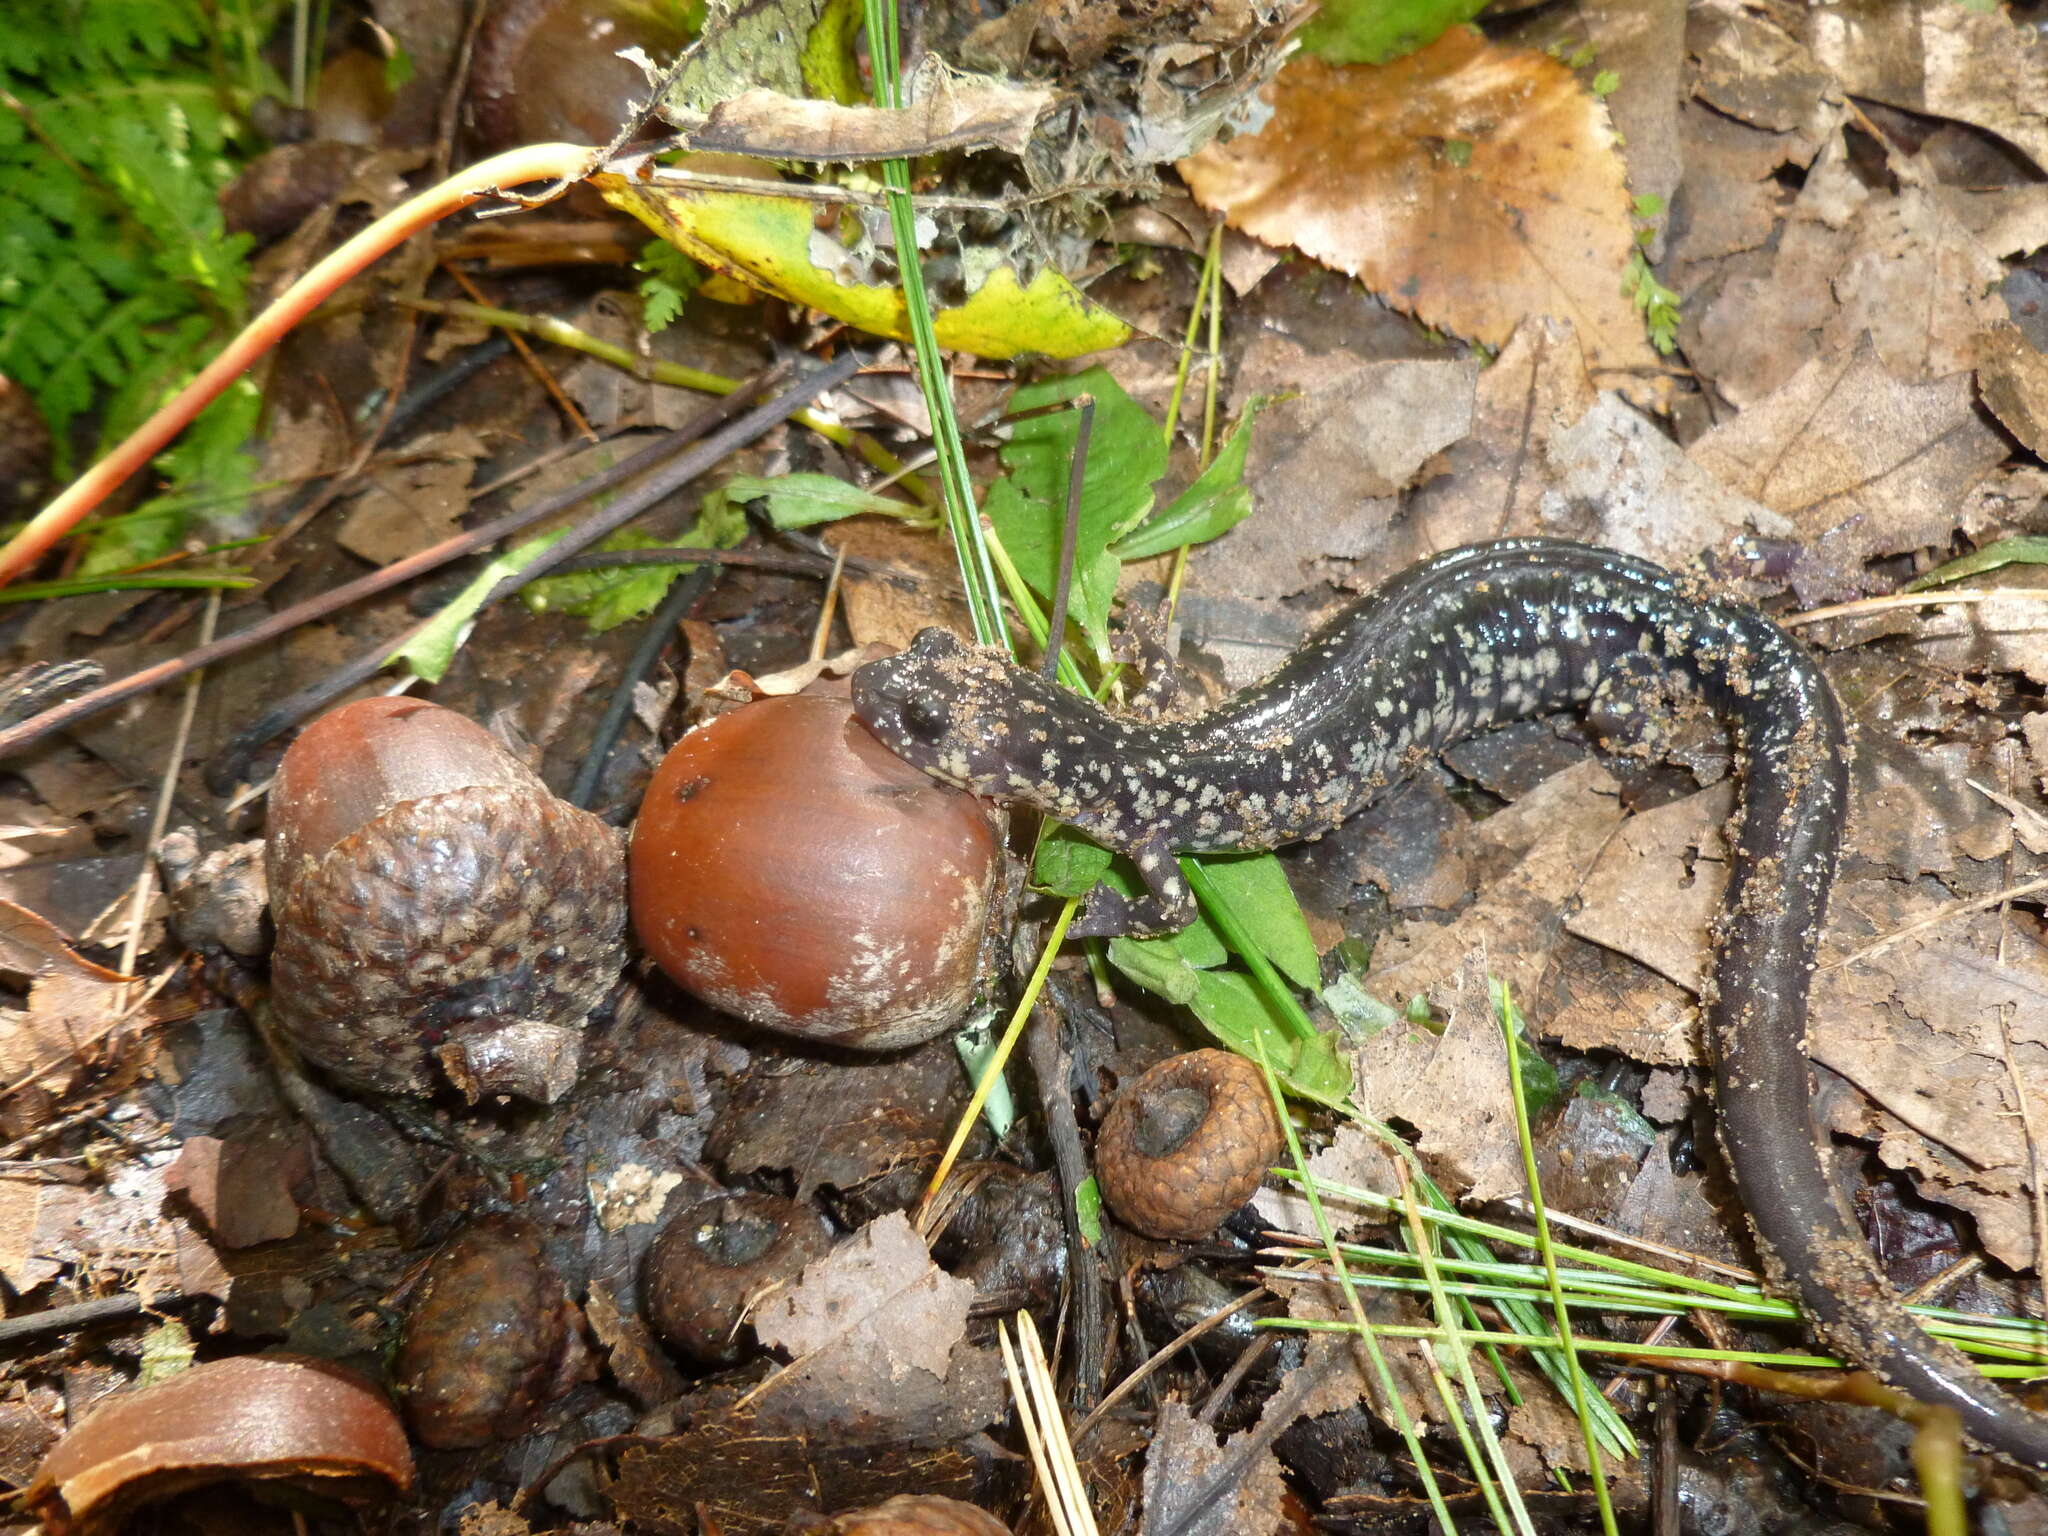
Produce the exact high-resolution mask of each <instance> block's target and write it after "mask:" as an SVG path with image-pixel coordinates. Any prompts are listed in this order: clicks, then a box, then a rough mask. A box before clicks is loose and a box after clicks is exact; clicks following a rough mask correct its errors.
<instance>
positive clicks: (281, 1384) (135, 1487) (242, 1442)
mask: <svg viewBox="0 0 2048 1536" xmlns="http://www.w3.org/2000/svg"><path fill="white" fill-rule="evenodd" d="M238 1479H246V1480H263V1481H280V1482H288V1483H295V1484H297V1485H298V1486H300V1487H302V1488H307V1489H318V1490H319V1491H320V1492H322V1493H324V1494H327V1495H328V1496H330V1497H334V1498H338V1499H341V1500H343V1501H345V1502H348V1503H367V1502H371V1501H373V1500H377V1499H381V1498H384V1497H387V1496H389V1495H390V1494H391V1493H393V1492H404V1491H405V1490H407V1489H410V1488H411V1487H412V1479H413V1468H412V1451H411V1449H410V1448H409V1447H408V1446H407V1445H406V1441H405V1431H404V1429H403V1428H401V1427H400V1425H399V1422H398V1415H397V1414H396V1413H394V1412H392V1409H391V1405H390V1404H389V1403H388V1402H386V1401H385V1400H384V1397H383V1395H382V1394H381V1393H379V1392H377V1391H376V1390H375V1389H374V1388H372V1387H370V1386H369V1385H367V1384H366V1383H364V1382H363V1381H361V1380H359V1379H357V1378H356V1377H354V1376H351V1375H349V1374H347V1373H345V1372H343V1371H340V1370H337V1369H335V1368H334V1367H332V1366H329V1365H326V1364H324V1363H322V1362H319V1361H312V1360H294V1359H287V1358H284V1357H281V1356H276V1355H244V1356H241V1357H238V1358H236V1359H233V1360H215V1361H212V1362H210V1363H208V1364H206V1365H196V1366H194V1367H192V1368H191V1369H190V1370H187V1371H180V1372H179V1373H178V1374H177V1375H175V1376H172V1377H169V1378H168V1379H166V1380H164V1381H160V1382H158V1383H157V1384H156V1385H154V1386H149V1387H142V1388H139V1389H137V1390H135V1391H132V1392H122V1393H119V1394H117V1395H115V1396H114V1397H111V1398H109V1399H108V1400H107V1401H106V1402H104V1403H102V1404H100V1406H99V1407H97V1408H95V1409H94V1410H93V1411H92V1412H91V1413H90V1414H88V1415H87V1416H86V1418H85V1420H84V1421H83V1422H82V1423H80V1424H79V1425H78V1426H77V1427H76V1428H74V1429H73V1430H72V1431H71V1432H70V1433H69V1434H67V1435H65V1437H64V1438H63V1439H62V1440H59V1441H58V1442H57V1444H56V1446H55V1447H54V1448H53V1449H52V1450H51V1452H50V1454H49V1455H48V1456H45V1457H44V1458H43V1463H42V1465H41V1466H40V1467H38V1468H37V1469H36V1475H35V1480H34V1481H33V1482H32V1483H30V1484H29V1486H28V1489H27V1491H26V1492H25V1493H24V1494H23V1495H22V1498H23V1501H24V1503H25V1504H26V1506H27V1508H28V1509H29V1510H30V1512H31V1513H33V1514H35V1515H36V1516H37V1517H38V1518H39V1519H40V1520H42V1522H43V1527H44V1529H45V1530H46V1531H48V1532H49V1533H50V1536H97V1533H103V1532H113V1531H117V1530H119V1529H120V1528H121V1526H122V1524H123V1522H124V1521H125V1519H126V1518H127V1516H128V1515H129V1514H130V1513H132V1512H133V1511H134V1510H135V1509H136V1508H138V1507H139V1506H141V1505H144V1504H149V1503H153V1502H155V1501H157V1500H159V1499H163V1498H167V1497H170V1496H171V1495H173V1494H177V1493H183V1492H185V1491H186V1490H187V1489H191V1488H196V1487H199V1486H201V1485H203V1484H206V1483H217V1482H227V1481H232V1480H238Z"/></svg>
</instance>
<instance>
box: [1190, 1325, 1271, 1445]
mask: <svg viewBox="0 0 2048 1536" xmlns="http://www.w3.org/2000/svg"><path fill="white" fill-rule="evenodd" d="M1274 1338H1275V1335H1273V1334H1270V1333H1262V1334H1260V1335H1259V1336H1258V1337H1257V1338H1255V1339H1253V1340H1252V1341H1251V1343H1249V1344H1247V1345H1245V1347H1244V1348H1243V1349H1241V1350H1239V1351H1238V1352H1237V1358H1236V1359H1235V1360H1233V1361H1231V1362H1230V1369H1229V1370H1227V1371H1225V1372H1224V1373H1223V1379H1222V1380H1221V1381H1219V1382H1217V1383H1216V1387H1215V1390H1213V1391H1212V1392H1210V1394H1209V1395H1208V1396H1207V1397H1206V1398H1204V1399H1203V1400H1202V1406H1201V1408H1200V1409H1199V1410H1198V1411H1197V1412H1196V1414H1195V1418H1196V1419H1197V1420H1198V1421H1199V1422H1201V1423H1203V1424H1208V1423H1212V1422H1214V1420H1215V1418H1216V1414H1217V1410H1219V1409H1220V1408H1222V1406H1223V1405H1224V1404H1225V1403H1227V1402H1229V1401H1230V1394H1231V1393H1233V1392H1235V1391H1236V1390H1237V1389H1238V1388H1239V1387H1240V1386H1242V1385H1243V1384H1244V1379H1245V1377H1247V1376H1249V1375H1251V1373H1252V1367H1253V1366H1255V1365H1257V1364H1258V1363H1259V1362H1260V1361H1261V1360H1263V1359H1265V1358H1266V1354H1267V1352H1268V1351H1269V1350H1271V1349H1272V1347H1273V1340H1274Z"/></svg>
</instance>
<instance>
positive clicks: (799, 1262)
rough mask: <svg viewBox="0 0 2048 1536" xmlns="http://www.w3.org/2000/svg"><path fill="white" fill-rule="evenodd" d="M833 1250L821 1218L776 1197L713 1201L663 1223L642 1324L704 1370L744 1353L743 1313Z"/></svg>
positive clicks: (652, 1252)
mask: <svg viewBox="0 0 2048 1536" xmlns="http://www.w3.org/2000/svg"><path fill="white" fill-rule="evenodd" d="M831 1246H832V1237H831V1233H830V1232H829V1231H828V1230H827V1229H826V1226H825V1220H824V1218H823V1217H822V1216H820V1215H819V1214H818V1213H817V1212H816V1211H815V1210H813V1209H812V1208H811V1207H810V1206H808V1205H805V1204H803V1203H802V1202H801V1201H797V1200H788V1199H784V1198H783V1197H782V1196H780V1195H766V1194H736V1195H713V1196H712V1197H711V1198H710V1199H708V1200H700V1201H697V1202H696V1203H694V1204H692V1205H686V1206H684V1207H683V1208H682V1209H681V1210H679V1211H677V1212H676V1213H675V1214H674V1215H673V1216H671V1217H670V1218H669V1220H668V1224H667V1225H666V1226H664V1227H663V1228H662V1229H661V1233H660V1235H659V1236H657V1237H656V1238H655V1239H654V1242H653V1244H652V1246H650V1247H649V1248H648V1250H647V1261H646V1262H647V1267H646V1270H645V1276H646V1297H647V1320H648V1321H649V1322H650V1323H652V1324H653V1325H654V1331H655V1332H656V1333H658V1334H660V1335H661V1337H662V1339H663V1340H664V1341H665V1342H666V1343H667V1344H668V1345H669V1346H670V1347H671V1348H672V1349H675V1350H677V1351H679V1352H680V1353H682V1354H685V1355H688V1356H689V1357H690V1358H691V1359H693V1360H698V1361H702V1362H703V1363H705V1364H707V1365H730V1364H732V1363H733V1362H735V1361H737V1360H738V1359H739V1358H740V1357H741V1356H742V1355H743V1354H744V1353H746V1349H747V1344H748V1342H749V1339H750V1336H751V1332H752V1330H751V1329H750V1328H749V1327H748V1326H747V1321H746V1320H747V1315H748V1314H749V1313H750V1312H751V1311H752V1310H753V1308H754V1307H755V1306H756V1305H757V1304H758V1303H759V1302H760V1301H761V1299H762V1298H763V1297H764V1296H766V1295H767V1294H768V1293H769V1292H770V1291H773V1290H774V1289H776V1288H777V1287H779V1286H782V1285H785V1284H789V1283H792V1282H794V1281H795V1280H796V1279H797V1277H798V1276H800V1275H801V1274H802V1273H803V1269H804V1266H805V1265H806V1264H808V1263H810V1262H811V1260H813V1259H817V1258H823V1257H824V1255H825V1252H826V1250H827V1249H829V1248H830V1247H831Z"/></svg>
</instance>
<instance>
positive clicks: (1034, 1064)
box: [1025, 1003, 1109, 1414]
mask: <svg viewBox="0 0 2048 1536" xmlns="http://www.w3.org/2000/svg"><path fill="white" fill-rule="evenodd" d="M1063 1028H1064V1026H1063V1023H1062V1021H1061V1019H1060V1016H1059V1014H1058V1013H1057V1012H1055V1011H1054V1010H1053V1009H1051V1008H1048V1007H1047V1006H1046V1005H1045V1004H1044V1003H1040V1004H1039V1005H1038V1006H1037V1007H1036V1008H1034V1009H1032V1010H1031V1033H1030V1035H1029V1037H1028V1038H1027V1039H1026V1041H1025V1046H1026V1048H1027V1049H1028V1050H1029V1051H1030V1052H1031V1073H1032V1075H1033V1076H1034V1077H1036V1078H1037V1079H1038V1102H1039V1105H1040V1107H1041V1108H1043V1109H1044V1111H1045V1130H1046V1136H1047V1139H1048V1140H1050V1141H1051V1142H1052V1160H1053V1166H1054V1167H1055V1168H1056V1169H1058V1171H1059V1179H1060V1226H1061V1227H1062V1229H1063V1230H1064V1231H1065V1233H1066V1239H1067V1279H1068V1283H1069V1288H1070V1294H1071V1295H1072V1296H1073V1298H1074V1341H1075V1342H1074V1401H1073V1402H1072V1403H1071V1404H1070V1405H1069V1406H1070V1407H1072V1408H1073V1410H1074V1411H1075V1412H1076V1413H1079V1414H1085V1413H1087V1412H1088V1410H1089V1409H1091V1408H1093V1407H1094V1406H1095V1403H1096V1400H1097V1399H1098V1398H1100V1397H1101V1396H1102V1366H1103V1359H1102V1356H1103V1346H1104V1344H1105V1343H1106V1342H1107V1340H1108V1337H1109V1323H1108V1320H1107V1319H1106V1318H1105V1317H1104V1316H1103V1310H1102V1281H1101V1277H1100V1276H1099V1274H1098V1273H1097V1271H1096V1265H1095V1255H1094V1253H1093V1252H1092V1251H1091V1250H1090V1249H1089V1247H1088V1243H1087V1241H1086V1240H1085V1239H1084V1238H1083V1236H1082V1234H1081V1220H1080V1212H1079V1208H1078V1207H1077V1205H1076V1204H1075V1201H1076V1199H1077V1198H1078V1197H1079V1195H1080V1191H1081V1186H1082V1185H1083V1184H1085V1183H1086V1182H1087V1181H1088V1154H1087V1153H1086V1152H1085V1151H1083V1150H1082V1147H1081V1127H1080V1123H1079V1121H1078V1120H1077V1119H1076V1118H1075V1116H1074V1086H1073V1082H1072V1076H1073V1060H1072V1058H1071V1057H1070V1056H1069V1055H1068V1054H1067V1048H1066V1042H1065V1040H1064V1039H1062V1033H1063ZM1105 1236H1107V1234H1105Z"/></svg>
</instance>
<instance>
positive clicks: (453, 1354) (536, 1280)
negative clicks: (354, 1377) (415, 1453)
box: [391, 1215, 594, 1450]
mask: <svg viewBox="0 0 2048 1536" xmlns="http://www.w3.org/2000/svg"><path fill="white" fill-rule="evenodd" d="M582 1323H583V1314H582V1312H581V1311H580V1310H579V1309H578V1308H577V1306H576V1305H575V1303H574V1302H572V1301H570V1300H569V1299H568V1297H567V1296H566V1295H564V1294H563V1291H562V1280H561V1277H560V1276H559V1275H557V1274H556V1273H555V1268H554V1266H553V1265H552V1264H550V1263H549V1262H548V1259H547V1256H546V1254H545V1253H543V1252H542V1249H541V1241H540V1232H539V1229H538V1228H536V1227H535V1226H534V1225H533V1223H532V1222H530V1221H527V1220H525V1219H524V1218H522V1217H517V1216H506V1215H491V1216H484V1217H481V1218H479V1219H478V1220H476V1221H473V1222H471V1223H470V1224H469V1225H468V1226H466V1227H464V1228H463V1229H462V1230H461V1231H460V1232H458V1233H456V1235H455V1236H454V1237H452V1238H450V1239H449V1240H448V1241H447V1242H446V1243H445V1244H443V1245H442V1246H441V1248H440V1250H439V1251H438V1252H436V1253H435V1255H434V1256H433V1258H432V1259H430V1260H428V1262H427V1272H426V1275H425V1276H424V1277H423V1278H422V1279H421V1281H420V1283H419V1287H418V1289H417V1290H415V1291H414V1292H413V1296H412V1301H411V1304H410V1305H409V1306H408V1307H407V1308H406V1315H405V1331H404V1334H403V1336H402V1338H401V1339H400V1341H399V1346H398V1356H397V1359H396V1360H395V1361H394V1362H393V1364H392V1373H391V1375H392V1382H393V1384H394V1385H395V1386H396V1387H397V1389H398V1396H399V1400H400V1401H401V1402H402V1403H403V1404H404V1406H405V1416H406V1419H407V1421H408V1422H409V1423H410V1424H411V1425H412V1432H413V1435H414V1437H415V1438H416V1439H418V1440H419V1442H420V1443H421V1444H422V1445H429V1446H433V1447H434V1448H435V1449H437V1450H457V1449H461V1448H463V1447H467V1446H477V1445H484V1444H487V1443H488V1442H490V1441H492V1440H511V1439H515V1438H517V1437H518V1436H520V1435H523V1434H525V1433H526V1432H527V1431H528V1430H530V1429H532V1428H533V1427H534V1425H535V1423H536V1422H537V1421H538V1420H539V1417H540V1413H541V1410H542V1409H544V1408H545V1407H546V1406H547V1405H548V1404H549V1403H550V1402H552V1401H553V1400H554V1399H555V1398H557V1397H559V1396H561V1395H562V1393H564V1392H566V1391H567V1390H568V1389H569V1388H570V1387H572V1386H574V1385H575V1384H576V1383H577V1382H578V1381H581V1380H586V1379H588V1378H589V1377H590V1376H591V1375H593V1374H594V1372H593V1370H592V1362H591V1359H590V1354H589V1351H588V1350H587V1349H586V1348H585V1347H584V1344H583V1337H582Z"/></svg>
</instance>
